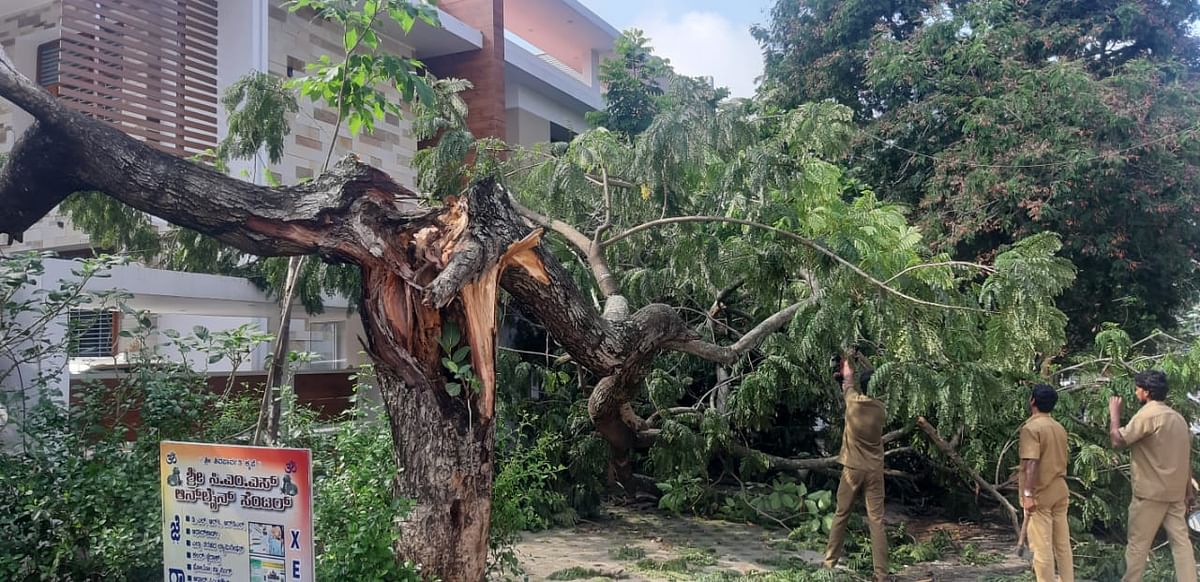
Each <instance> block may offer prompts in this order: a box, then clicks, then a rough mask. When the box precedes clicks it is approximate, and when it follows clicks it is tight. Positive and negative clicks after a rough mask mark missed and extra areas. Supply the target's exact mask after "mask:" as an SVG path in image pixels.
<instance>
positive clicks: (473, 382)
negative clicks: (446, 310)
mask: <svg viewBox="0 0 1200 582" xmlns="http://www.w3.org/2000/svg"><path fill="white" fill-rule="evenodd" d="M460 339H461V334H460V332H459V331H458V326H456V325H454V324H453V323H447V324H446V325H445V326H443V327H442V335H441V337H439V338H438V340H437V341H438V345H439V346H441V348H442V353H444V354H445V356H443V357H442V366H443V367H444V368H446V371H448V372H450V374H451V375H452V376H453V377H454V380H455V381H454V382H446V392H447V393H449V394H450V395H451V396H458V395H460V394H462V390H463V386H466V387H467V388H468V389H470V391H471V392H473V393H479V391H480V390H481V389H482V388H483V384H482V383H481V382H480V381H479V377H478V376H476V375H475V372H474V371H472V370H471V346H469V345H465V346H459V345H458V342H459V340H460Z"/></svg>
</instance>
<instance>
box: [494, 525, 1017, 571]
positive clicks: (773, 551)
mask: <svg viewBox="0 0 1200 582" xmlns="http://www.w3.org/2000/svg"><path fill="white" fill-rule="evenodd" d="M888 523H889V525H891V526H895V525H897V524H899V523H904V525H905V528H906V529H907V531H908V532H909V534H910V535H912V536H913V537H914V538H916V539H917V540H925V539H928V537H929V536H931V535H933V532H934V531H935V530H937V529H946V530H949V531H950V532H952V534H951V535H952V537H953V538H954V540H955V542H956V543H957V544H958V545H959V546H960V547H961V546H962V545H965V544H968V543H970V544H974V545H975V546H976V548H977V549H978V550H979V551H980V552H985V553H988V554H990V555H991V556H993V557H994V559H998V560H999V561H998V562H996V563H992V564H990V565H988V566H970V565H967V564H964V563H962V561H961V560H960V558H959V556H957V555H956V556H952V557H951V558H949V559H947V560H946V561H934V562H924V563H920V564H917V565H915V566H910V567H907V568H905V569H903V570H902V571H901V572H899V573H898V574H897V577H898V579H899V580H903V581H911V582H916V581H930V582H932V581H936V582H966V581H972V582H974V581H977V580H980V579H982V578H984V577H985V576H989V575H997V574H999V575H1016V574H1021V573H1023V572H1028V571H1029V565H1028V562H1026V561H1024V560H1022V559H1020V558H1017V557H1016V556H1015V554H1014V553H1013V546H1014V543H1015V540H1014V536H1013V532H1012V531H1011V530H1010V529H1007V528H1001V527H998V526H993V525H981V524H976V523H948V522H945V521H937V520H934V519H929V518H914V517H912V516H908V515H904V514H902V513H892V512H889V515H888ZM516 553H517V557H518V559H519V560H520V563H521V565H522V567H523V568H524V569H525V572H526V576H527V577H528V578H527V579H528V580H547V579H554V578H552V577H551V576H552V575H553V574H555V573H559V574H558V576H557V578H558V579H580V580H618V579H619V580H628V581H631V582H638V581H647V582H650V581H659V580H690V579H694V578H696V577H698V576H700V575H702V574H705V573H716V572H721V571H724V572H729V573H732V572H738V573H742V574H745V573H749V572H753V571H758V572H769V571H772V570H778V569H781V568H785V567H787V565H788V564H789V563H792V564H794V563H795V561H796V560H803V561H805V562H808V563H811V564H819V563H820V554H819V553H817V552H815V551H810V550H802V549H797V548H796V544H794V543H788V541H787V532H785V531H783V530H777V529H776V530H768V529H766V528H762V527H759V526H756V525H751V524H738V523H730V522H725V521H712V520H705V519H698V518H692V517H673V516H667V515H664V514H661V513H658V512H654V511H644V510H635V509H630V508H621V507H612V508H608V509H607V510H606V511H605V512H604V515H603V517H601V518H598V519H596V520H592V521H584V522H581V523H579V524H578V525H576V526H575V527H573V528H569V529H557V530H550V531H544V532H538V533H531V534H527V535H525V536H524V538H523V539H522V541H521V542H520V543H519V544H518V545H517V547H516ZM672 560H674V561H675V562H674V563H676V564H678V563H680V562H681V561H687V562H688V568H687V571H686V572H680V571H679V570H674V571H672V569H670V568H669V567H664V566H661V565H663V564H670V563H671V561H672ZM660 567H661V568H662V569H661V570H660V569H659V568H660ZM571 568H574V569H576V572H577V574H578V575H577V577H575V578H570V577H567V576H564V574H565V573H564V572H563V571H564V570H568V569H571ZM588 570H590V571H592V572H590V573H588V572H587V571H588Z"/></svg>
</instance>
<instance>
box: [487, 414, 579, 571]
mask: <svg viewBox="0 0 1200 582" xmlns="http://www.w3.org/2000/svg"><path fill="white" fill-rule="evenodd" d="M535 422H536V419H531V418H521V419H520V421H519V422H518V423H517V424H516V426H514V427H513V429H512V431H511V432H507V433H505V434H503V435H501V437H500V438H499V439H498V443H497V450H498V451H499V455H498V456H499V463H498V467H499V469H498V470H497V471H496V477H495V479H494V481H493V485H492V522H491V532H490V536H491V539H490V540H489V558H490V564H489V565H490V567H491V569H492V570H495V571H500V572H508V573H514V574H515V573H518V572H519V571H520V567H519V565H518V563H517V557H516V554H515V553H514V552H513V550H512V545H513V544H514V543H516V541H517V536H518V535H519V534H520V532H522V531H538V530H542V529H546V528H547V527H550V526H552V525H559V526H562V525H572V524H574V523H575V516H576V514H575V511H574V510H573V509H572V508H571V506H570V505H569V504H568V503H567V497H566V495H564V494H563V493H562V492H561V491H560V488H561V487H562V483H561V480H562V473H563V472H564V471H565V469H566V467H564V466H563V465H561V464H557V462H556V461H555V460H556V459H559V458H561V457H562V454H563V446H562V438H561V437H560V436H559V435H558V434H555V433H552V432H547V433H541V434H537V433H536V431H535V430H534V423H535ZM531 435H536V436H531ZM530 440H532V442H530Z"/></svg>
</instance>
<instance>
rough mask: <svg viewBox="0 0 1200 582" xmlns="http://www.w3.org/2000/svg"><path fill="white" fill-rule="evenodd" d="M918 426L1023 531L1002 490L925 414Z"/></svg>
mask: <svg viewBox="0 0 1200 582" xmlns="http://www.w3.org/2000/svg"><path fill="white" fill-rule="evenodd" d="M917 426H919V427H921V430H922V431H925V434H926V435H928V436H929V440H931V441H933V444H934V445H937V448H938V449H940V450H941V451H942V453H943V454H945V455H946V456H947V457H948V458H949V459H950V462H952V463H954V464H955V466H957V467H958V468H959V469H961V470H962V471H963V472H965V473H966V474H967V475H970V477H971V480H972V481H974V482H975V484H976V485H978V486H979V487H980V488H982V489H983V490H984V491H987V492H988V494H989V495H991V496H992V498H994V499H995V500H996V501H998V502H999V503H1000V506H1001V507H1003V508H1004V510H1005V511H1006V512H1008V519H1009V521H1011V522H1012V526H1013V530H1014V531H1017V532H1019V531H1021V520H1020V518H1018V517H1017V510H1016V508H1014V507H1013V506H1012V504H1011V503H1009V502H1008V499H1006V498H1005V497H1004V495H1002V494H1001V493H1000V491H998V490H997V489H996V486H995V485H992V484H991V483H988V482H987V480H986V479H984V478H983V477H981V476H980V475H979V472H978V471H975V470H973V469H971V467H970V466H968V465H967V462H966V461H964V460H963V458H962V456H960V455H959V454H958V451H956V450H955V448H954V445H951V444H950V443H948V442H946V439H944V438H942V435H940V434H938V431H937V429H936V428H934V426H933V425H932V424H929V421H928V420H925V417H924V416H919V417H917Z"/></svg>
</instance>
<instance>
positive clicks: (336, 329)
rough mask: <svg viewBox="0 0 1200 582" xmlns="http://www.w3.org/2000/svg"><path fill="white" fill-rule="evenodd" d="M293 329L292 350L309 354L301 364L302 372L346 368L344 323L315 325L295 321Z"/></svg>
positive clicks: (329, 322)
mask: <svg viewBox="0 0 1200 582" xmlns="http://www.w3.org/2000/svg"><path fill="white" fill-rule="evenodd" d="M291 329H292V331H291V334H292V339H291V341H290V342H289V343H290V344H291V345H290V346H289V348H290V350H291V351H293V352H305V353H307V354H308V357H307V358H305V361H304V362H303V363H302V364H300V366H299V369H300V370H302V371H318V370H342V369H345V368H346V361H345V360H344V359H343V358H342V343H341V342H342V322H340V321H327V322H321V323H314V322H305V321H303V320H293V321H292V326H291ZM301 330H302V331H301Z"/></svg>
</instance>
